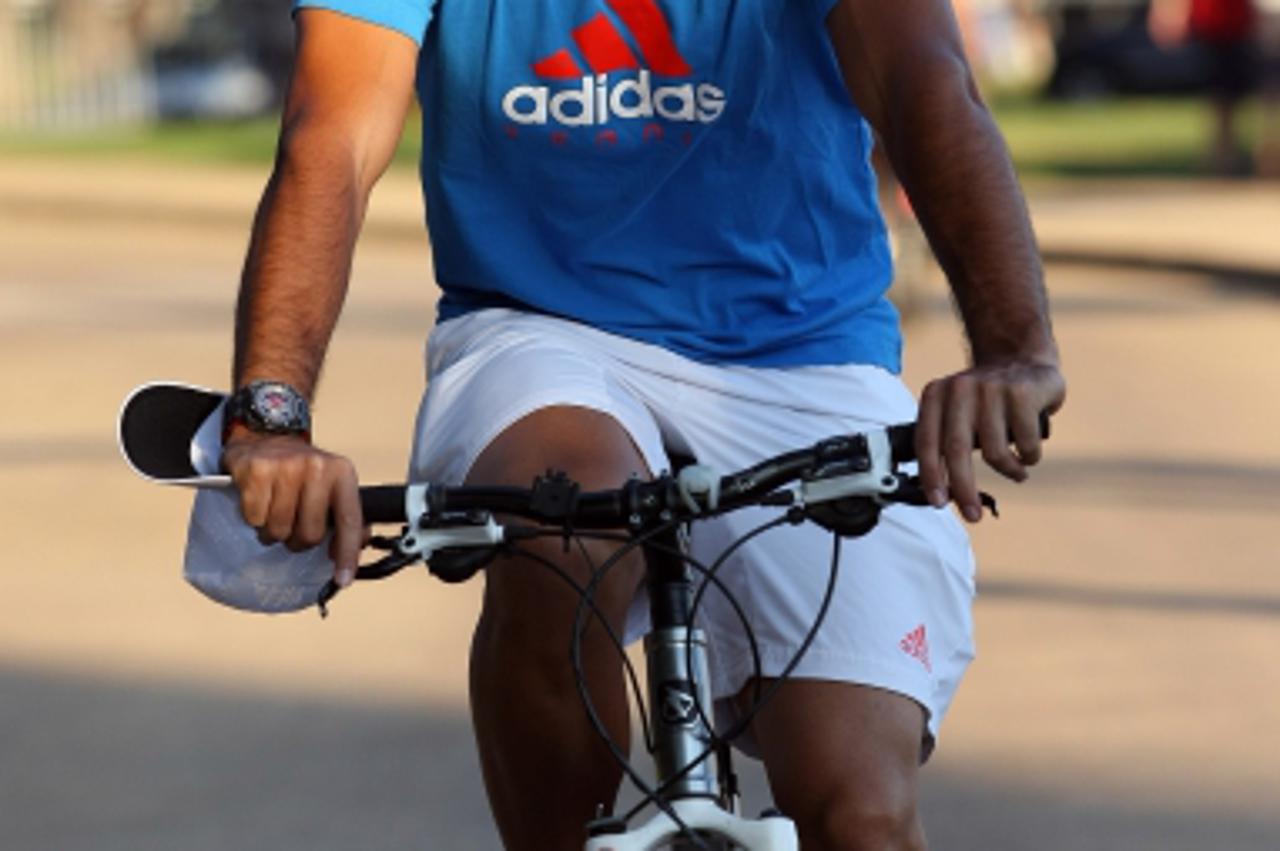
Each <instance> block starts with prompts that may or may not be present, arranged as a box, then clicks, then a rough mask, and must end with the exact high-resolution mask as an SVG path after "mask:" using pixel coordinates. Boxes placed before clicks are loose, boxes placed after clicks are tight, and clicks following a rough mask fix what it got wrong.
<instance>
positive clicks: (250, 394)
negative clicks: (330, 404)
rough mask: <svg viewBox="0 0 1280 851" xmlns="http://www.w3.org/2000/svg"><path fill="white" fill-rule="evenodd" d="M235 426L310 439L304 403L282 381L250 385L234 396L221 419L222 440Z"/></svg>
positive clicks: (304, 400)
mask: <svg viewBox="0 0 1280 851" xmlns="http://www.w3.org/2000/svg"><path fill="white" fill-rule="evenodd" d="M236 424H240V425H243V426H244V427H245V428H247V429H249V430H250V431H256V432H259V433H261V434H296V435H299V436H301V437H303V438H305V439H307V440H310V439H311V411H310V408H309V407H308V405H307V400H306V398H305V397H304V396H303V395H302V394H301V393H299V392H298V391H297V390H295V389H294V388H293V387H290V386H289V385H288V384H285V383H284V382H283V381H252V382H250V383H248V384H246V385H245V386H244V387H241V388H240V389H239V390H237V391H236V392H235V393H233V394H232V395H231V397H230V398H229V399H227V406H226V408H225V409H224V410H223V415H222V437H223V439H224V440H225V439H226V437H227V435H228V434H229V433H230V431H231V427H232V426H233V425H236Z"/></svg>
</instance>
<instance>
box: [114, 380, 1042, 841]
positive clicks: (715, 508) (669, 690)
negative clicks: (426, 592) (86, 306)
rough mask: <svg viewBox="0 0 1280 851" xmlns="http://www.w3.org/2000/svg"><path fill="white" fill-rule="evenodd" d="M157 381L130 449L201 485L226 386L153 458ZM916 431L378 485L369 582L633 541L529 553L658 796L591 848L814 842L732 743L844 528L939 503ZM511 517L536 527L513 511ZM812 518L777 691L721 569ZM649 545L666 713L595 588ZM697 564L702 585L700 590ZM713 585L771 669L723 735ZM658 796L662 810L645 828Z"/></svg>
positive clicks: (656, 679) (367, 513)
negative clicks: (593, 655) (621, 714)
mask: <svg viewBox="0 0 1280 851" xmlns="http://www.w3.org/2000/svg"><path fill="white" fill-rule="evenodd" d="M157 386H158V387H159V388H160V389H161V390H163V389H164V388H165V387H166V385H151V386H150V387H151V388H156V387H157ZM147 389H148V388H143V389H142V390H141V391H137V392H135V394H134V396H131V397H130V399H129V400H128V401H126V404H125V408H124V410H123V412H122V416H121V444H122V448H123V449H124V451H125V454H126V457H128V458H129V461H130V463H131V464H132V465H133V466H134V467H135V469H136V470H138V472H140V473H142V474H143V475H144V476H147V477H149V478H153V479H159V480H162V481H175V482H182V483H191V482H192V481H194V480H195V479H196V478H198V476H199V475H200V474H201V470H200V469H199V468H200V465H201V463H203V464H205V465H206V469H205V470H204V471H203V472H204V473H207V472H208V468H207V464H208V459H209V453H208V451H207V448H206V449H205V450H204V451H203V452H201V451H197V450H198V447H197V446H196V441H195V440H194V437H195V436H196V435H197V433H200V434H203V435H204V437H205V440H206V441H207V439H208V434H209V433H210V428H209V425H208V424H209V422H211V421H213V420H214V418H215V417H216V416H217V411H218V410H219V407H218V403H219V400H220V398H221V397H220V396H218V395H217V394H211V393H209V392H205V393H204V394H203V396H202V397H201V396H199V394H197V397H192V398H193V399H194V401H195V404H194V406H193V405H192V404H191V401H187V402H184V404H185V405H186V410H185V411H173V410H169V411H167V412H164V413H163V414H162V415H161V419H163V420H164V422H163V424H162V428H161V431H162V433H163V435H165V437H164V438H163V439H162V440H161V441H160V442H161V443H163V444H164V445H163V446H162V447H161V449H160V451H158V452H156V451H151V452H150V453H149V454H150V456H151V457H142V456H144V455H146V454H147V453H146V452H142V453H140V452H139V449H138V447H139V445H140V441H139V440H137V439H134V440H132V441H131V440H130V439H129V435H128V429H129V423H130V422H131V421H132V422H133V423H134V424H135V426H136V424H137V422H138V421H139V419H140V417H144V416H147V415H148V414H146V413H145V412H144V414H139V412H138V411H139V407H141V408H143V409H145V408H146V407H147V404H146V399H145V398H144V399H143V403H138V401H137V400H138V399H139V396H140V395H142V394H144V391H146V390H147ZM187 390H188V392H189V390H190V389H189V388H188V389H187ZM152 395H153V396H154V395H156V394H152ZM151 406H152V413H150V414H149V416H151V417H153V418H154V417H155V416H156V414H155V412H154V411H155V409H156V406H155V404H154V399H153V400H152V402H151ZM161 408H163V406H161ZM202 424H203V425H202ZM142 430H143V431H144V432H147V429H145V428H144V429H142ZM914 432H915V427H914V424H903V425H896V426H890V427H886V428H882V429H875V430H870V431H867V432H864V433H860V434H851V435H844V436H835V437H831V438H829V439H826V440H823V441H820V442H818V443H816V444H814V445H813V446H811V447H809V448H807V449H800V450H796V451H793V452H789V453H785V454H783V455H779V456H775V457H773V458H769V459H766V460H764V461H761V462H760V463H758V464H756V465H755V466H752V467H749V468H747V469H745V470H741V471H738V472H735V473H729V474H727V475H720V474H719V473H718V472H717V471H715V470H712V469H710V468H708V467H706V466H702V465H699V464H697V463H696V462H692V459H688V462H687V463H685V464H683V465H676V469H675V470H674V471H664V472H662V473H661V474H660V475H658V476H657V477H656V478H654V479H652V480H649V481H642V480H640V479H638V478H632V479H630V480H628V481H627V482H625V483H624V484H623V485H622V486H621V487H619V488H616V489H612V490H604V491H595V492H586V493H584V492H582V491H581V489H580V488H579V486H578V485H577V483H575V482H574V481H573V480H572V479H570V478H569V477H568V476H567V475H565V474H563V473H557V472H548V474H547V475H544V476H540V477H539V478H537V479H536V480H535V481H534V483H533V485H532V486H531V487H529V488H513V487H474V486H467V487H452V486H442V485H437V484H429V483H417V484H405V485H379V486H364V487H361V489H360V501H361V506H362V508H363V511H364V517H365V520H366V522H368V523H371V524H396V523H399V524H404V525H403V527H402V530H401V533H400V534H399V535H398V536H393V537H387V536H374V537H372V538H371V539H370V540H369V542H368V543H367V545H366V546H367V547H370V548H373V549H377V550H380V551H382V552H385V553H386V555H384V556H383V557H382V558H380V559H379V560H378V561H376V562H373V563H371V564H365V565H362V566H361V567H360V569H359V570H358V572H357V578H358V579H361V580H371V579H383V578H386V577H389V576H392V575H394V574H395V573H397V572H399V571H400V570H403V569H404V568H405V567H408V566H409V565H412V564H415V563H417V562H419V561H423V562H426V564H427V566H428V569H429V570H430V571H431V573H432V574H434V575H435V576H437V577H438V578H440V579H442V580H444V581H446V582H464V581H466V580H468V579H470V578H471V577H473V576H474V575H475V574H476V573H477V572H478V571H480V570H481V569H483V568H484V566H485V565H486V564H487V563H488V562H489V561H490V560H491V559H492V558H494V557H495V555H496V554H497V552H498V551H499V549H507V550H509V551H516V552H520V549H519V546H518V544H519V542H520V541H524V540H530V539H533V538H540V537H556V538H563V539H564V540H565V541H566V542H568V541H570V540H572V539H574V538H598V539H606V540H612V541H617V542H619V544H620V547H619V549H618V550H617V551H616V552H615V553H614V554H613V555H612V556H610V557H609V558H608V559H607V560H605V561H604V562H603V563H601V564H600V565H599V566H598V567H597V568H596V569H595V570H594V572H593V576H592V578H591V580H590V581H589V582H588V583H587V584H586V585H585V586H583V585H579V584H578V583H577V582H576V581H575V580H574V579H573V578H571V577H570V576H569V575H568V574H567V573H565V572H564V571H562V570H561V569H560V568H558V567H557V566H556V565H554V564H553V563H551V562H549V561H546V560H543V559H541V558H538V557H537V556H533V555H532V554H530V553H529V552H528V551H524V552H523V554H524V555H525V556H528V557H531V558H533V559H534V561H536V562H538V563H539V564H541V565H542V566H543V567H545V568H547V569H549V570H552V571H554V572H555V573H556V574H557V575H558V576H559V577H560V578H561V579H562V580H563V581H565V582H567V583H568V584H570V585H571V586H573V587H574V589H575V590H576V591H577V593H578V594H579V606H578V610H577V615H576V618H575V623H574V627H573V633H572V640H571V647H570V657H571V662H572V665H573V668H574V672H575V675H576V679H577V686H578V692H579V695H580V696H581V698H582V701H583V705H584V707H585V709H586V712H587V715H588V718H589V719H590V721H591V723H592V725H593V727H594V728H595V730H596V731H597V733H599V734H600V736H601V737H602V739H603V740H604V742H605V743H606V745H607V746H608V748H609V750H610V752H611V753H612V754H613V756H614V757H615V758H616V759H617V760H618V761H619V763H620V764H621V766H622V768H623V771H624V772H625V773H626V775H627V776H628V777H629V779H630V780H631V782H632V783H633V784H634V785H635V786H636V787H637V789H639V791H640V793H641V796H642V797H641V800H640V802H639V803H638V804H637V805H635V806H634V807H632V808H631V810H630V811H628V812H627V813H625V814H623V815H622V816H609V815H603V814H602V815H601V816H600V817H599V818H597V819H595V820H593V821H592V822H590V823H588V825H587V826H586V831H587V842H586V845H585V849H586V851H647V849H654V848H659V847H683V848H689V847H693V848H699V849H709V848H743V849H752V851H795V849H798V847H799V840H798V836H797V833H796V829H795V825H794V823H793V822H792V821H791V820H790V819H787V818H786V817H785V816H784V815H782V814H781V813H778V812H776V811H772V810H767V811H765V812H764V813H762V814H761V817H760V818H758V819H746V818H743V817H742V816H741V815H740V814H739V801H738V793H737V788H736V780H735V778H734V774H733V769H732V761H731V757H730V747H729V745H730V742H731V741H732V740H733V738H734V737H736V736H737V735H739V734H741V733H742V732H743V731H745V730H746V729H747V728H748V727H749V725H750V723H751V721H752V719H753V718H754V717H755V715H756V714H757V713H758V712H759V711H760V709H761V708H762V707H763V706H764V705H765V703H767V701H768V700H769V698H770V697H771V696H772V695H773V694H774V693H776V691H777V689H778V688H779V687H780V686H781V685H782V684H783V683H784V682H785V681H786V680H787V678H788V677H789V675H790V673H791V672H792V671H793V670H794V669H795V667H796V665H797V664H798V663H799V662H800V660H801V658H802V657H803V655H804V653H805V651H806V649H807V648H808V647H809V645H810V644H811V643H812V641H813V639H814V637H815V636H816V634H817V632H818V630H819V628H820V627H821V625H822V623H823V621H824V619H825V616H826V612H827V608H828V606H829V603H830V601H831V597H832V594H833V592H834V589H835V584H836V581H837V578H838V575H839V567H840V541H841V540H842V538H846V537H857V536H860V535H865V534H867V533H868V532H870V531H871V530H872V529H874V528H875V526H876V524H877V522H878V520H879V517H880V512H881V510H882V509H883V508H885V507H886V506H889V505H898V504H901V505H909V506H919V507H925V506H928V505H929V503H928V500H927V498H926V497H925V494H924V492H923V490H922V489H921V487H920V483H919V480H918V477H917V476H916V475H915V474H914V473H913V472H912V471H910V470H909V469H907V468H908V466H909V465H910V464H911V463H912V462H913V461H914V460H915V434H914ZM1041 432H1042V433H1043V434H1044V436H1046V437H1047V436H1048V420H1047V417H1042V418H1041ZM148 433H149V434H150V435H151V436H153V437H154V435H155V434H156V433H157V432H156V430H155V428H152V429H151V430H150V432H148ZM175 435H187V436H191V437H190V438H189V439H187V440H186V443H187V444H190V447H191V448H190V449H187V448H186V445H185V444H184V442H183V438H182V437H179V438H178V439H174V437H175ZM131 444H132V445H131ZM153 449H154V448H153ZM182 450H185V451H182ZM179 456H185V457H179ZM982 500H983V503H984V505H985V506H986V508H987V509H988V510H990V511H991V512H992V513H993V514H996V504H995V501H994V500H993V499H992V498H991V497H990V496H989V495H987V494H983V495H982ZM748 506H765V507H771V508H776V509H777V510H778V512H779V513H778V516H777V517H776V518H774V519H771V520H769V521H767V522H766V523H764V524H761V525H760V526H758V527H757V528H755V529H754V530H752V531H749V532H748V533H746V534H745V535H743V536H742V537H740V538H739V539H738V540H737V541H735V542H734V543H733V544H731V545H730V546H729V547H728V548H727V549H726V551H725V552H724V553H722V554H721V555H720V557H719V558H718V559H717V560H716V561H715V562H714V563H712V564H710V565H704V564H699V563H696V562H695V561H694V560H693V559H691V558H690V557H689V556H688V555H687V554H686V552H685V548H684V547H683V544H682V540H681V539H682V535H683V534H684V533H685V532H686V531H687V528H688V527H689V526H690V525H691V524H693V523H697V522H699V521H702V520H705V519H707V518H710V517H714V516H718V515H721V514H725V513H727V512H731V511H734V510H737V509H740V508H745V507H748ZM496 515H504V516H508V517H512V518H518V519H521V520H523V521H531V522H532V524H534V525H517V524H515V523H512V522H509V521H506V522H499V521H498V519H497V517H496ZM803 522H814V523H817V524H818V525H819V526H821V527H823V528H824V529H827V530H828V531H830V532H832V533H833V547H832V560H831V567H830V572H829V577H828V582H827V587H826V591H825V594H824V597H823V600H822V602H821V603H820V604H819V607H818V611H817V613H816V615H815V618H814V621H813V624H812V626H811V627H810V629H809V632H808V634H807V635H806V636H805V638H804V640H803V641H802V643H801V644H800V647H799V649H798V651H797V653H796V654H795V656H794V658H793V659H792V660H791V662H790V663H789V664H788V665H787V666H786V667H785V668H784V670H783V672H782V673H781V674H780V675H779V676H778V677H776V678H773V679H772V681H771V683H770V685H769V686H768V687H765V686H763V685H762V679H763V678H762V677H761V676H760V671H761V665H760V657H759V651H758V648H757V647H756V644H755V638H754V635H753V634H752V632H751V627H750V625H749V623H748V622H747V618H746V616H745V614H744V613H743V611H742V609H741V608H739V606H738V604H737V603H736V601H734V600H733V598H732V595H731V594H729V592H728V590H727V589H726V588H725V587H724V585H723V584H722V583H720V581H719V580H718V578H717V572H718V571H719V569H720V567H721V566H722V565H723V564H724V563H725V562H726V560H727V559H728V558H729V556H730V555H732V553H733V552H734V551H735V550H736V549H737V548H738V547H740V546H741V545H742V544H744V543H745V542H746V541H748V540H750V539H751V538H753V537H755V536H756V535H759V534H763V533H764V532H766V531H768V530H769V529H771V528H774V527H777V526H780V525H783V524H787V523H792V524H795V523H803ZM637 548H639V549H640V550H642V552H643V554H644V559H645V563H646V570H647V578H646V581H647V583H648V590H649V601H650V610H651V616H652V631H651V632H650V633H649V635H648V636H647V637H646V638H645V658H646V667H647V672H648V682H649V694H648V703H647V706H648V707H650V709H646V702H645V700H644V697H643V696H642V695H641V689H640V686H639V677H638V675H637V673H636V671H635V669H634V667H633V666H632V664H631V662H630V660H629V659H628V658H627V656H626V654H625V651H624V649H623V643H622V640H621V638H620V637H619V636H618V635H617V633H616V632H615V631H614V630H613V629H612V628H611V627H610V625H609V624H608V623H607V621H606V619H605V618H604V617H603V616H598V615H599V613H598V611H597V609H596V607H595V604H594V599H593V598H594V593H595V591H596V590H597V589H598V587H599V585H600V583H601V581H602V580H603V578H604V577H605V576H606V575H607V574H608V572H609V571H610V569H612V567H613V566H614V565H615V564H617V563H618V562H619V561H620V560H621V559H622V558H623V557H624V556H625V555H627V554H628V553H629V552H631V551H633V550H635V549H637ZM694 574H697V575H698V576H700V577H701V580H702V581H701V582H700V583H698V584H697V585H696V587H695V582H694ZM709 588H716V589H718V590H719V591H720V592H721V593H724V594H726V595H727V597H728V599H729V600H730V603H731V605H732V607H733V608H734V610H735V611H736V613H737V615H738V618H739V620H740V622H741V623H742V624H743V627H744V629H745V630H746V635H747V638H748V642H749V646H750V647H751V651H752V657H753V658H752V662H753V666H754V671H755V676H754V677H753V678H752V682H753V683H754V684H755V686H754V687H755V692H754V695H753V698H754V699H753V701H752V707H751V709H750V710H749V711H747V712H746V713H745V714H744V715H743V716H742V717H741V718H740V719H739V720H738V721H737V722H736V723H735V724H734V725H733V726H732V727H731V728H730V729H729V730H727V731H726V732H724V733H723V734H717V733H715V732H714V729H713V725H712V723H711V721H710V719H709V716H708V711H709V707H710V705H711V696H710V693H709V677H708V660H707V653H706V639H705V635H704V634H703V633H702V631H701V630H700V629H698V628H697V627H696V626H695V619H696V615H697V611H698V609H699V606H700V604H701V601H702V599H703V597H704V596H705V594H706V593H707V591H708V589H709ZM338 592H339V589H338V588H337V586H336V585H335V584H334V583H333V582H332V580H330V581H329V582H328V584H326V585H325V586H324V587H323V588H322V589H321V591H320V593H319V595H318V597H317V599H316V601H315V602H316V605H317V606H318V607H319V609H320V612H321V614H322V615H327V613H328V608H329V605H330V604H331V602H332V601H333V600H334V598H335V597H336V595H337V594H338ZM593 615H597V616H598V617H597V620H598V622H599V623H601V624H602V625H603V627H604V629H605V630H606V633H607V635H608V637H609V639H610V640H611V641H612V642H613V644H614V645H615V646H616V648H617V649H618V652H619V654H620V656H621V658H622V660H623V664H624V666H625V668H626V674H627V678H628V681H629V684H630V688H631V690H632V692H633V693H634V696H635V699H636V702H637V711H638V714H639V715H640V721H641V727H642V730H643V733H644V741H645V744H646V749H647V750H648V751H649V752H650V754H651V755H652V756H653V758H654V762H655V765H656V769H657V782H656V783H654V784H649V783H647V782H646V781H645V780H644V779H643V778H642V777H641V776H640V775H639V774H638V772H637V771H636V770H635V769H634V767H633V766H632V765H631V763H630V760H629V758H628V757H627V755H626V753H625V752H624V751H623V749H622V748H621V747H620V746H619V745H618V744H617V743H616V742H614V741H612V739H611V738H610V737H609V734H608V732H607V731H606V730H605V727H604V725H603V722H602V721H601V720H600V718H599V716H598V715H597V714H596V711H595V708H594V705H593V702H592V699H591V695H590V692H589V690H588V688H587V683H586V678H585V675H584V673H583V669H582V659H581V642H582V638H583V635H584V632H585V630H586V628H587V626H588V624H589V622H590V620H591V617H592V616H593ZM652 707H658V711H656V712H654V711H652ZM650 805H652V806H653V807H655V808H656V809H657V811H658V812H657V813H655V814H654V815H653V816H652V817H651V818H649V819H648V820H647V821H646V822H644V823H643V824H640V825H637V826H635V827H632V823H633V821H635V820H636V818H637V817H638V816H639V815H640V814H641V813H642V812H643V811H644V810H645V809H646V808H647V807H648V806H650ZM672 843H676V844H672ZM679 843H684V844H679ZM725 843H728V844H725Z"/></svg>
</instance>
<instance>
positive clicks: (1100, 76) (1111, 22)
mask: <svg viewBox="0 0 1280 851" xmlns="http://www.w3.org/2000/svg"><path fill="white" fill-rule="evenodd" d="M1149 6H1150V3H1149V2H1147V0H1043V5H1042V8H1043V11H1044V14H1045V15H1046V16H1047V18H1048V20H1049V24H1050V29H1051V31H1052V33H1053V42H1054V49H1055V54H1056V61H1055V63H1054V69H1053V73H1052V75H1051V76H1050V78H1049V83H1048V86H1047V89H1048V92H1049V94H1051V95H1053V96H1055V97H1060V98H1068V99H1082V98H1094V97H1104V96H1107V95H1115V94H1179V93H1187V92H1195V91H1202V90H1203V89H1204V88H1205V86H1206V84H1207V82H1208V79H1209V74H1210V71H1211V66H1210V63H1209V59H1208V57H1207V56H1206V55H1205V53H1204V51H1203V48H1202V47H1201V46H1200V45H1197V44H1193V43H1187V44H1183V45H1179V46H1177V47H1174V48H1162V47H1159V46H1157V45H1156V43H1155V42H1154V41H1152V39H1151V35H1150V34H1149V33H1148V31H1147V12H1148V8H1149Z"/></svg>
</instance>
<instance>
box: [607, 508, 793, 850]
mask: <svg viewBox="0 0 1280 851" xmlns="http://www.w3.org/2000/svg"><path fill="white" fill-rule="evenodd" d="M680 537H681V536H680V535H679V534H678V533H677V532H676V531H675V530H674V529H673V530H671V531H670V532H668V533H666V534H664V535H661V536H659V537H657V538H656V539H655V540H654V542H653V543H652V544H651V545H648V546H646V547H645V560H646V564H647V568H648V590H649V610H650V617H651V621H652V629H651V632H650V633H649V635H648V636H647V637H646V638H645V655H646V663H647V667H648V675H649V688H648V692H649V695H648V697H649V707H650V725H651V727H652V732H653V745H654V753H653V758H654V762H655V765H656V768H657V784H656V785H657V788H658V789H660V794H661V797H662V799H663V800H665V801H667V802H668V803H669V805H670V810H671V811H672V812H674V813H675V814H676V815H677V816H678V817H679V819H680V821H681V822H683V824H684V825H685V826H687V827H688V828H689V829H691V830H694V831H696V832H697V834H698V835H699V836H700V837H702V838H703V840H704V843H705V844H706V845H707V847H710V848H730V847H732V848H751V849H762V851H763V850H765V849H767V851H796V849H797V848H798V843H797V841H796V835H795V826H794V825H793V824H792V822H791V821H790V820H789V819H786V818H782V817H771V818H763V819H761V820H759V821H749V820H744V819H742V818H740V817H739V816H738V815H737V814H736V809H737V789H736V780H735V779H734V778H733V773H732V768H731V766H730V763H729V755H728V753H727V750H726V752H724V753H715V752H713V753H710V754H708V755H706V756H704V754H706V752H707V750H708V748H710V747H712V742H713V736H712V734H711V729H710V727H709V724H710V723H712V719H711V713H712V711H713V709H712V702H711V678H710V669H709V664H708V660H707V640H706V636H705V634H704V633H703V632H702V630H700V629H696V628H692V624H691V622H692V616H693V612H692V611H691V609H692V607H693V596H694V594H693V586H692V582H691V580H690V575H689V568H688V566H687V565H686V564H685V563H684V559H683V558H682V557H681V556H680V555H679V553H682V552H684V550H683V548H682V543H683V542H682V541H681V540H680ZM695 761H696V764H695ZM679 836H680V826H679V825H677V823H676V822H675V821H674V820H673V819H672V818H671V817H670V816H669V815H667V814H666V813H664V812H659V813H658V814H656V815H655V816H654V817H653V818H652V819H650V820H649V821H648V822H647V823H645V824H644V825H641V826H639V827H637V828H635V829H631V830H629V829H628V828H627V825H626V824H625V823H624V822H621V821H620V820H618V821H612V820H610V821H608V822H603V823H597V824H596V829H595V830H593V831H592V832H591V834H590V838H589V839H588V841H587V844H586V851H647V849H651V848H658V847H679V848H686V847H690V846H688V845H687V844H681V843H680V840H679ZM669 843H670V845H669Z"/></svg>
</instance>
